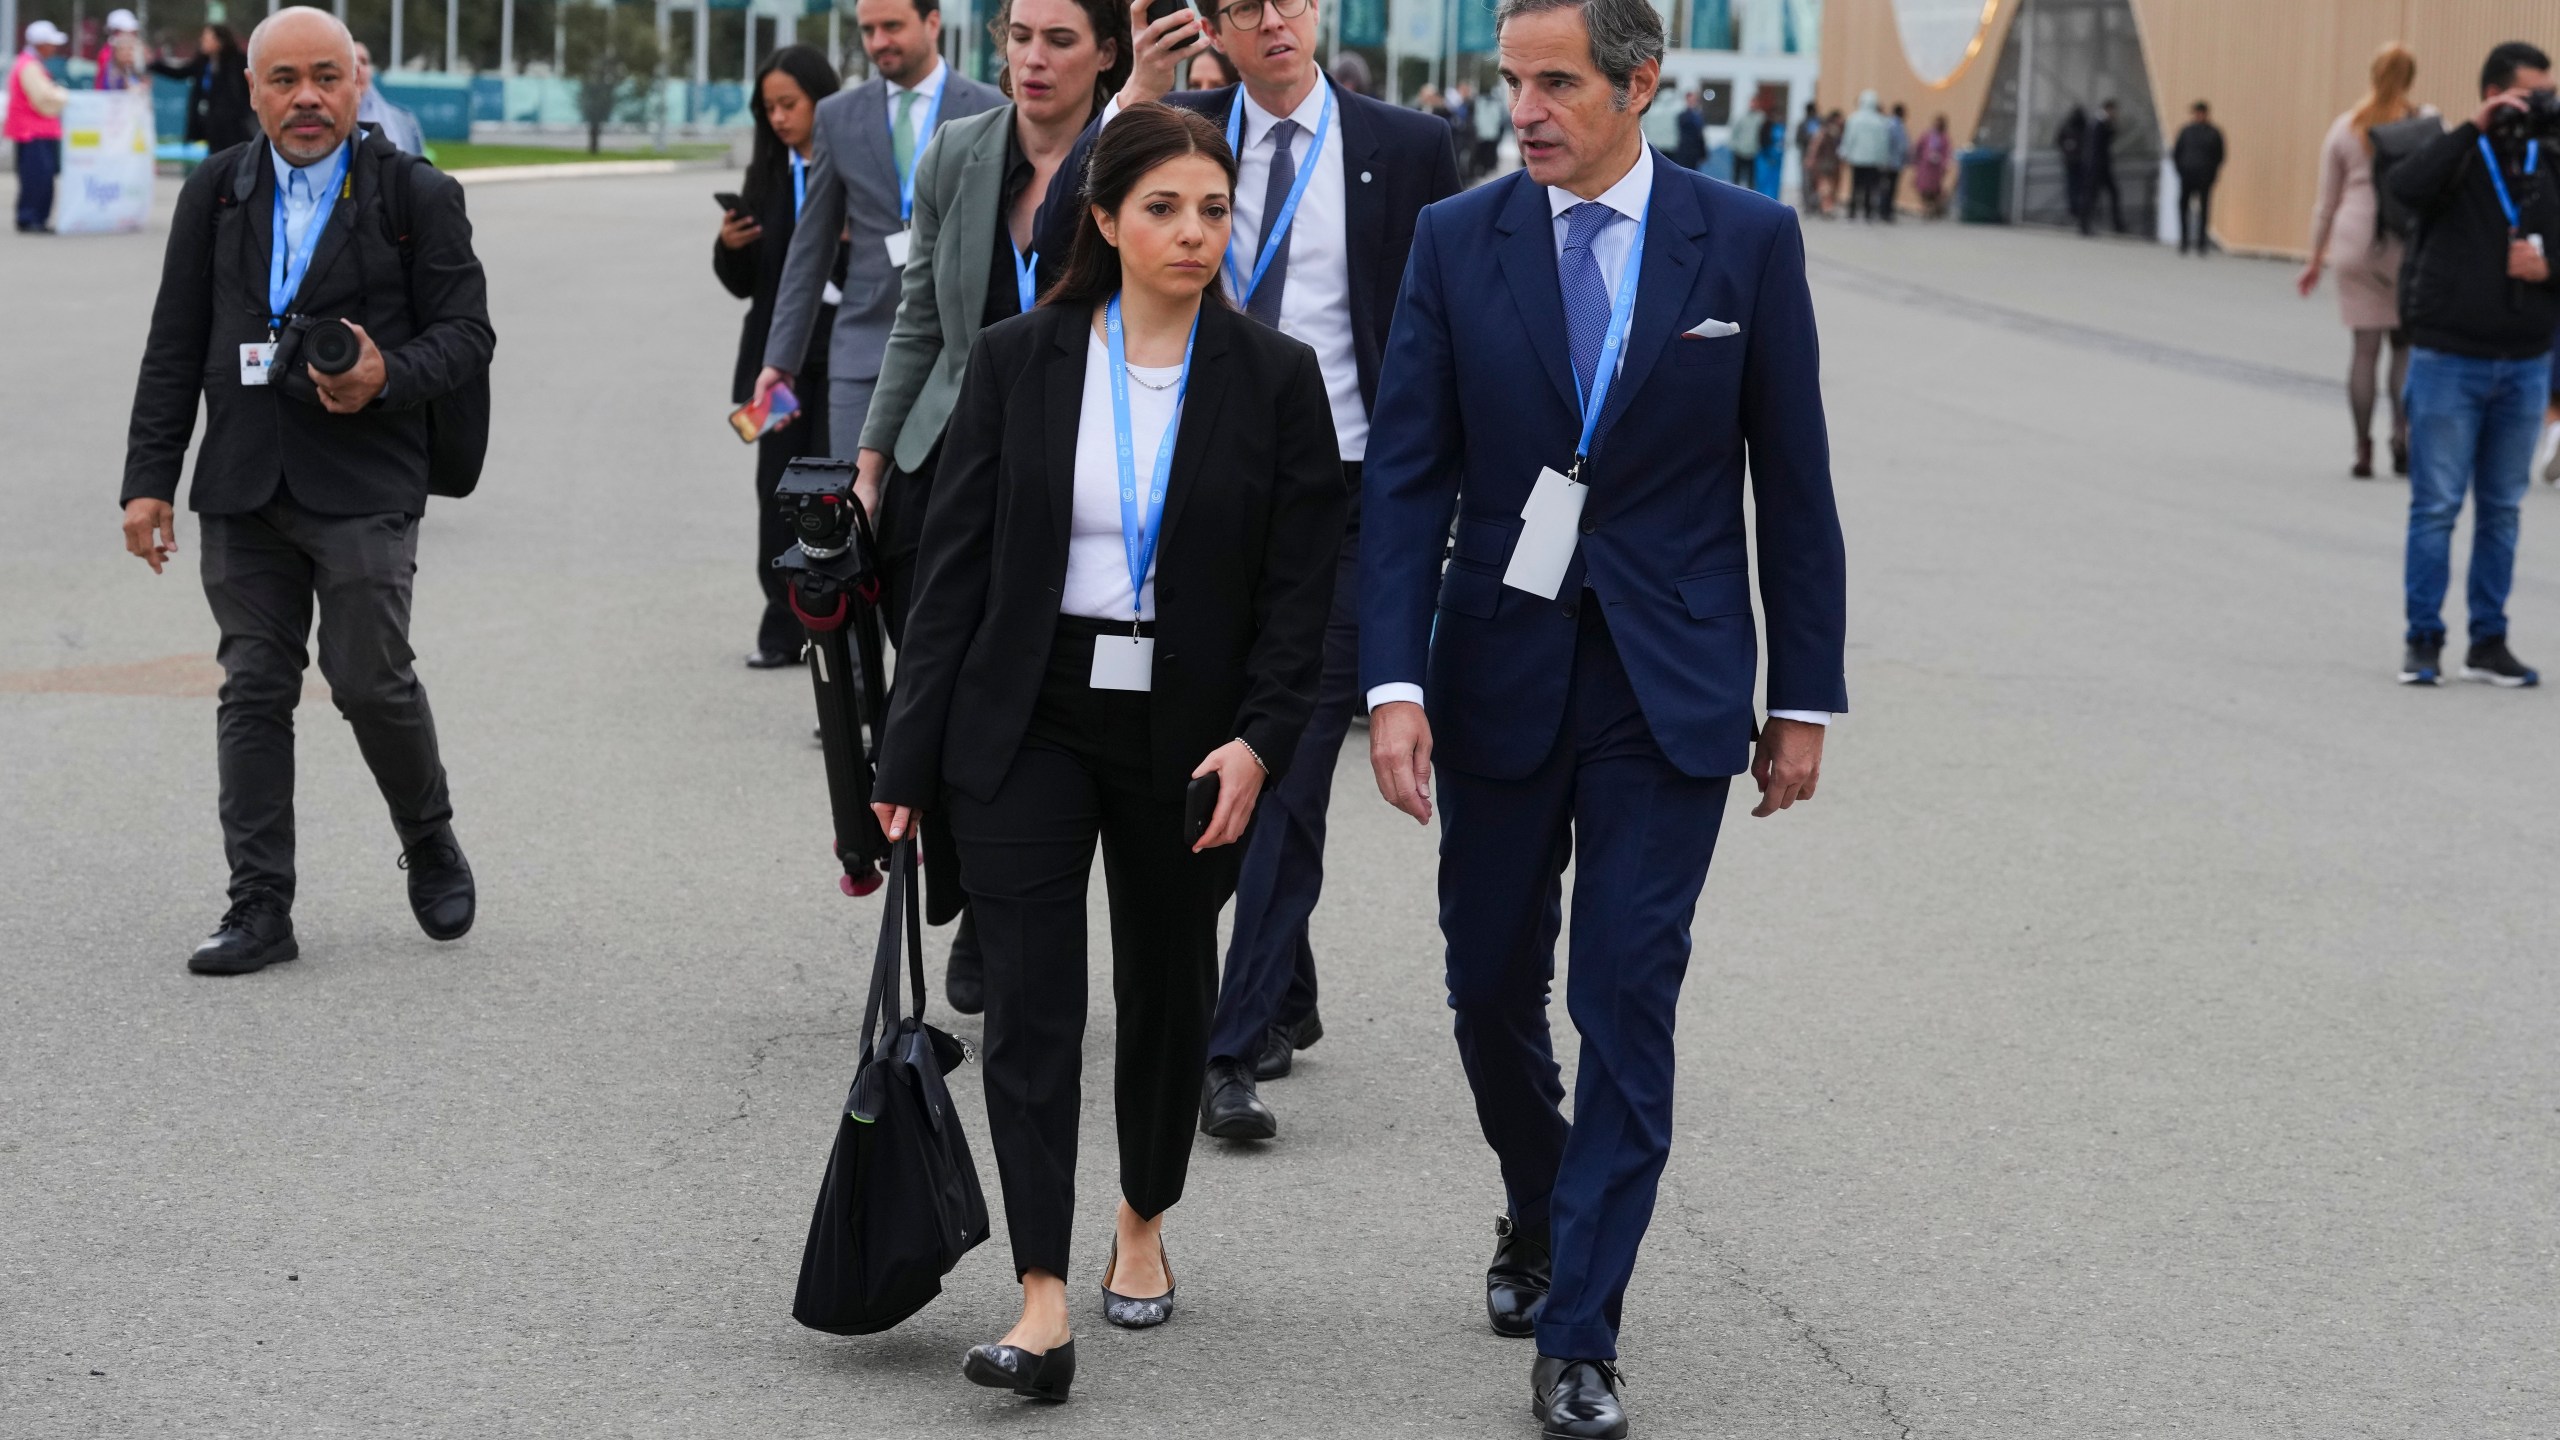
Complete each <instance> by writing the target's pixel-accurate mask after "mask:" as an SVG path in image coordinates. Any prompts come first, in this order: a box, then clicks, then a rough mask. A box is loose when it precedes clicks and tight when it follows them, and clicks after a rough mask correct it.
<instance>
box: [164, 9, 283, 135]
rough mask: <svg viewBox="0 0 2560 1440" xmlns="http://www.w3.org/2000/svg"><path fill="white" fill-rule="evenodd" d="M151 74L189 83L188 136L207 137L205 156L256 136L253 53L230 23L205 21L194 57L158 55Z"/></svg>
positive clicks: (256, 119) (197, 37) (197, 38)
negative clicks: (251, 88) (251, 97)
mask: <svg viewBox="0 0 2560 1440" xmlns="http://www.w3.org/2000/svg"><path fill="white" fill-rule="evenodd" d="M151 73H152V74H154V75H166V76H168V77H169V78H170V79H172V80H183V81H185V82H187V128H186V138H187V139H189V140H201V141H203V142H204V153H205V154H206V155H207V156H213V155H219V154H221V153H222V152H223V151H225V150H228V149H230V148H231V147H232V146H234V145H237V144H239V143H240V142H242V141H243V140H254V139H256V138H257V136H258V117H257V114H256V113H255V112H254V111H252V110H251V109H250V108H249V52H248V51H247V50H246V49H245V48H243V47H242V46H241V44H240V37H239V36H237V35H235V34H233V33H232V32H231V27H230V26H228V25H207V26H206V27H204V30H203V33H201V34H199V35H197V36H196V54H195V58H194V59H192V60H165V59H164V60H154V61H152V62H151Z"/></svg>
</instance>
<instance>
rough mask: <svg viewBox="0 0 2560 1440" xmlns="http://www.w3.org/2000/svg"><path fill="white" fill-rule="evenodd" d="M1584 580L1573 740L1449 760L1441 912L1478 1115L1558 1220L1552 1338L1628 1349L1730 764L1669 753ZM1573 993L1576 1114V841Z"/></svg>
mask: <svg viewBox="0 0 2560 1440" xmlns="http://www.w3.org/2000/svg"><path fill="white" fill-rule="evenodd" d="M1603 608H1604V607H1603V606H1602V605H1601V604H1600V603H1599V600H1598V598H1597V597H1596V596H1594V595H1592V594H1591V593H1590V592H1588V591H1586V592H1584V594H1583V596H1582V602H1581V621H1580V624H1581V633H1580V636H1579V639H1578V642H1577V645H1576V648H1575V653H1574V661H1573V688H1572V693H1571V696H1570V698H1569V699H1568V700H1567V702H1566V705H1565V713H1564V722H1563V724H1562V725H1561V726H1560V727H1558V732H1557V735H1556V742H1555V749H1554V750H1553V751H1552V752H1551V753H1550V754H1549V755H1548V757H1547V758H1546V759H1545V760H1544V761H1542V762H1540V764H1539V766H1538V768H1537V769H1536V770H1535V771H1533V772H1531V773H1530V774H1528V775H1527V776H1524V777H1522V778H1520V779H1517V780H1493V779H1487V778H1485V777H1484V776H1481V775H1469V774H1466V773H1463V772H1461V771H1458V770H1453V769H1449V768H1446V767H1445V766H1444V767H1441V768H1440V769H1439V771H1438V778H1439V782H1440V823H1441V832H1440V930H1441V933H1442V934H1443V935H1444V936H1446V937H1447V939H1448V944H1449V953H1448V980H1449V1005H1450V1008H1451V1009H1453V1010H1455V1011H1456V1012H1457V1037H1458V1057H1459V1060H1460V1062H1461V1063H1462V1064H1463V1065H1464V1066H1465V1067H1466V1072H1467V1081H1468V1084H1469V1085H1470V1086H1472V1087H1473V1088H1474V1090H1475V1097H1476V1119H1477V1122H1478V1123H1479V1124H1480V1125H1481V1126H1482V1127H1483V1128H1484V1138H1485V1140H1486V1142H1487V1143H1488V1144H1490V1145H1491V1146H1492V1147H1493V1151H1494V1155H1495V1156H1496V1158H1497V1159H1499V1161H1500V1162H1501V1166H1502V1183H1503V1188H1504V1190H1505V1191H1507V1192H1508V1197H1509V1201H1510V1210H1511V1214H1512V1217H1513V1218H1514V1219H1515V1220H1516V1221H1518V1222H1519V1223H1521V1224H1523V1225H1527V1226H1532V1227H1534V1226H1537V1225H1539V1224H1541V1223H1543V1224H1546V1225H1547V1226H1549V1227H1550V1230H1551V1235H1552V1245H1553V1252H1554V1259H1555V1274H1554V1284H1553V1288H1552V1289H1550V1290H1549V1291H1548V1293H1547V1301H1546V1307H1545V1309H1544V1310H1542V1311H1541V1312H1540V1314H1539V1319H1538V1350H1539V1352H1540V1353H1541V1354H1545V1355H1552V1356H1556V1357H1559V1358H1562V1359H1615V1358H1616V1357H1617V1353H1618V1314H1619V1309H1620V1306H1621V1304H1622V1302H1623V1301H1624V1299H1625V1296H1626V1291H1627V1280H1628V1277H1629V1276H1631V1275H1632V1274H1633V1273H1634V1271H1635V1261H1636V1248H1637V1246H1638V1245H1639V1244H1641V1243H1642V1242H1643V1239H1644V1232H1645V1227H1646V1226H1647V1225H1648V1224H1649V1223H1650V1222H1651V1221H1652V1219H1653V1202H1654V1192H1655V1189H1656V1187H1657V1185H1658V1184H1659V1183H1660V1181H1661V1178H1662V1167H1663V1163H1664V1161H1665V1160H1667V1159H1668V1158H1669V1156H1670V1153H1671V1098H1672V1034H1673V1030H1674V1026H1675V1023H1676V1019H1677V1012H1678V1007H1679V1001H1680V982H1681V980H1682V978H1683V977H1684V976H1685V975H1686V974H1687V972H1688V968H1689V922H1690V918H1691V916H1692V914H1693V913H1694V912H1695V911H1696V909H1697V903H1698V892H1699V890H1700V889H1701V888H1702V887H1703V886H1704V885H1705V884H1706V878H1707V864H1708V862H1709V861H1710V860H1712V859H1713V858H1714V856H1715V847H1716V830H1717V827H1718V826H1719V825H1720V824H1721V823H1722V821H1723V818H1724V804H1725V792H1726V789H1727V788H1728V786H1729V785H1730V783H1731V781H1730V777H1728V776H1721V775H1719V776H1713V777H1709V778H1705V779H1700V778H1698V777H1696V776H1692V775H1685V774H1683V773H1681V772H1680V770H1679V769H1678V768H1677V767H1675V766H1673V765H1672V764H1671V762H1670V761H1669V760H1667V759H1665V758H1664V757H1663V754H1662V749H1661V747H1660V746H1659V745H1657V744H1656V743H1655V742H1654V738H1653V732H1652V730H1651V728H1650V727H1648V726H1647V725H1646V723H1645V718H1644V711H1643V709H1642V707H1641V706H1640V705H1639V704H1638V703H1637V700H1636V694H1635V689H1634V687H1633V686H1632V685H1631V684H1630V683H1629V682H1628V680H1627V673H1626V669H1625V667H1624V666H1623V665H1622V664H1621V663H1620V662H1619V659H1618V651H1617V647H1616V646H1615V645H1614V644H1613V643H1612V642H1611V640H1610V638H1609V629H1608V625H1607V623H1606V621H1605V620H1604V619H1603V618H1602V615H1601V611H1602V609H1603ZM1577 850H1578V852H1579V858H1578V862H1577V863H1576V865H1575V868H1574V887H1573V934H1572V951H1571V955H1572V965H1571V969H1570V970H1569V972H1568V973H1567V976H1566V983H1565V1009H1566V1011H1567V1012H1568V1013H1569V1014H1571V1015H1572V1017H1573V1024H1574V1028H1575V1029H1576V1030H1577V1031H1579V1032H1580V1034H1581V1036H1582V1064H1581V1068H1580V1070H1579V1072H1578V1073H1577V1074H1576V1075H1575V1077H1574V1101H1573V1114H1574V1118H1573V1122H1572V1124H1571V1125H1569V1126H1568V1125H1567V1124H1566V1122H1565V1118H1564V1112H1563V1102H1564V1087H1563V1084H1562V1076H1561V1074H1560V1072H1559V1071H1558V1068H1557V1066H1556V1059H1555V1047H1554V1044H1553V1041H1552V1039H1551V1037H1550V1035H1549V1032H1548V1029H1547V1013H1546V1009H1547V995H1548V991H1549V989H1550V987H1551V986H1552V984H1553V982H1554V979H1555V942H1556V934H1557V930H1558V928H1559V927H1560V925H1561V923H1562V916H1561V913H1560V911H1559V908H1558V905H1557V898H1558V888H1559V886H1560V884H1561V882H1562V876H1563V873H1564V867H1565V862H1566V861H1567V860H1568V859H1569V858H1574V857H1575V856H1576V853H1577Z"/></svg>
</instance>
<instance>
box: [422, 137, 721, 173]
mask: <svg viewBox="0 0 2560 1440" xmlns="http://www.w3.org/2000/svg"><path fill="white" fill-rule="evenodd" d="M728 153H729V147H728V146H726V145H709V144H693V145H670V146H668V147H667V148H666V149H664V150H606V151H604V152H602V153H601V154H596V155H590V154H588V153H587V151H586V147H585V146H583V145H581V146H578V147H576V148H574V149H573V148H564V147H558V146H551V145H475V144H464V143H462V142H459V141H452V140H444V141H438V142H436V143H435V144H432V145H429V146H428V147H427V154H428V156H429V157H430V158H432V159H433V160H434V161H435V162H436V168H437V169H439V170H486V169H489V168H491V167H493V166H498V165H581V164H585V163H586V162H587V161H590V160H605V161H613V160H717V159H721V158H724V157H726V156H727V155H728Z"/></svg>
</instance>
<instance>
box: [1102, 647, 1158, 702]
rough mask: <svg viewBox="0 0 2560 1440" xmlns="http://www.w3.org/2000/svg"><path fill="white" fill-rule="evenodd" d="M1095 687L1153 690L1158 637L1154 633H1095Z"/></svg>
mask: <svg viewBox="0 0 2560 1440" xmlns="http://www.w3.org/2000/svg"><path fill="white" fill-rule="evenodd" d="M1093 688H1094V689H1096V690H1153V689H1154V688H1156V637H1154V636H1153V635H1096V636H1094V637H1093Z"/></svg>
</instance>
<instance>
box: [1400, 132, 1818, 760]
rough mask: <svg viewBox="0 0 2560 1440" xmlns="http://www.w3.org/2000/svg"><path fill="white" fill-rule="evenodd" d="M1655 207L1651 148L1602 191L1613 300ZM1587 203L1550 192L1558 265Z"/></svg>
mask: <svg viewBox="0 0 2560 1440" xmlns="http://www.w3.org/2000/svg"><path fill="white" fill-rule="evenodd" d="M1652 202H1653V151H1652V149H1651V147H1647V148H1646V149H1644V150H1643V151H1641V152H1639V153H1638V154H1637V156H1636V163H1635V165H1634V166H1633V167H1631V168H1630V169H1629V170H1628V171H1627V173H1626V174H1625V175H1624V176H1622V177H1620V179H1619V181H1618V183H1617V184H1615V185H1612V186H1610V187H1609V188H1608V189H1606V190H1603V191H1601V192H1600V196H1599V201H1598V203H1600V204H1602V205H1606V206H1608V207H1609V208H1610V209H1612V210H1615V211H1617V212H1618V213H1617V214H1616V215H1615V216H1614V217H1612V218H1611V219H1610V221H1609V223H1608V224H1607V225H1606V226H1604V227H1602V228H1601V231H1600V233H1599V234H1597V235H1594V236H1592V237H1591V259H1592V262H1593V263H1594V264H1596V265H1598V266H1599V267H1600V283H1601V285H1602V287H1603V288H1605V289H1606V290H1607V291H1608V293H1609V295H1610V296H1611V297H1612V298H1615V297H1616V295H1617V293H1618V281H1619V280H1620V279H1621V278H1622V277H1623V276H1625V274H1626V273H1627V265H1628V262H1629V261H1630V260H1631V259H1633V258H1634V257H1633V256H1632V255H1631V254H1630V253H1629V252H1631V251H1633V250H1634V249H1635V244H1636V226H1637V224H1638V222H1640V221H1641V220H1642V219H1643V218H1644V213H1645V207H1646V206H1647V205H1649V204H1651V203H1652ZM1581 203H1583V202H1582V197H1581V196H1579V195H1576V194H1574V193H1573V192H1572V191H1570V190H1560V189H1557V188H1556V187H1555V186H1553V185H1550V186H1548V187H1547V213H1548V214H1550V215H1552V216H1554V217H1555V239H1556V263H1557V264H1558V265H1562V264H1563V263H1564V238H1565V230H1566V228H1567V226H1568V225H1569V224H1570V222H1568V221H1567V220H1566V219H1565V218H1564V212H1566V211H1567V210H1570V209H1572V208H1573V207H1574V206H1576V205H1579V204H1581ZM1636 298H1637V302H1638V303H1639V304H1641V303H1642V302H1643V298H1644V297H1643V296H1641V295H1639V296H1637V297H1636ZM1626 363H1627V360H1626V352H1625V351H1624V350H1621V351H1620V352H1619V355H1618V365H1619V368H1620V369H1622V370H1623V369H1624V368H1625V366H1626ZM1399 700H1408V701H1411V702H1412V703H1414V704H1416V705H1419V704H1421V703H1422V687H1421V686H1420V685H1419V684H1416V683H1414V682H1412V681H1409V680H1397V681H1390V682H1388V683H1387V684H1384V685H1373V686H1371V687H1369V708H1370V709H1372V710H1375V709H1377V708H1378V707H1379V706H1381V705H1389V704H1393V703H1395V702H1396V701H1399ZM1769 718H1771V719H1773V720H1802V721H1804V722H1805V723H1807V724H1809V725H1828V724H1830V723H1831V716H1830V715H1829V714H1828V713H1827V712H1824V711H1820V710H1772V711H1770V712H1769Z"/></svg>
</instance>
